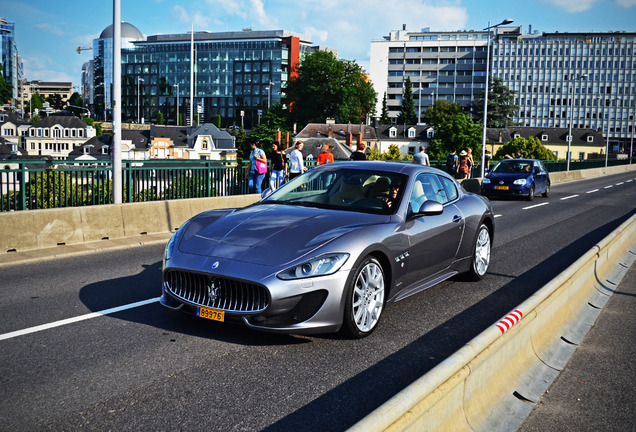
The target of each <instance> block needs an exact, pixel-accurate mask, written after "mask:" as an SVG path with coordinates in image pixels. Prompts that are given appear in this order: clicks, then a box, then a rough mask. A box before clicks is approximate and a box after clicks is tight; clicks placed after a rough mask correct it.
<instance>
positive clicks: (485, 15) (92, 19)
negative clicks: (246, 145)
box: [0, 0, 636, 85]
mask: <svg viewBox="0 0 636 432" xmlns="http://www.w3.org/2000/svg"><path fill="white" fill-rule="evenodd" d="M120 5H121V6H120V7H121V19H122V20H123V21H126V22H129V23H131V24H133V25H134V26H135V27H137V28H138V29H139V30H140V31H141V32H142V33H143V34H144V35H146V36H148V35H155V34H162V33H164V34H165V33H187V32H189V31H190V29H191V27H192V26H193V25H194V30H195V31H203V30H205V31H210V32H219V31H240V30H241V29H244V28H252V29H254V30H289V31H293V32H295V33H300V34H303V35H305V36H306V37H307V38H308V40H310V41H311V42H312V43H314V44H315V45H321V46H327V47H331V48H335V49H337V50H338V56H339V57H340V58H342V59H346V60H352V61H356V62H357V63H359V64H360V65H361V66H362V67H364V68H365V70H366V71H367V72H368V71H369V51H370V45H371V41H372V40H382V38H383V37H384V36H387V35H388V34H389V32H390V31H392V30H400V29H401V28H402V25H406V28H407V30H409V31H420V30H421V29H422V28H425V27H428V28H430V30H431V31H455V30H482V29H483V28H485V27H487V26H488V23H489V22H490V23H491V24H498V23H500V22H501V21H503V20H504V19H507V18H510V19H513V20H514V23H513V24H512V25H517V26H522V29H523V31H524V32H527V31H528V30H529V26H532V30H533V32H534V31H535V30H536V31H539V32H554V31H560V32H593V31H595V32H607V31H630V32H635V31H636V0H529V1H516V0H398V1H396V2H389V1H387V0H362V1H360V0H120ZM0 16H1V17H3V18H5V19H6V20H7V21H10V22H14V23H15V32H16V39H17V44H18V52H19V54H20V56H21V57H22V60H23V64H24V72H25V75H26V79H28V80H41V81H66V82H68V81H71V82H73V85H79V84H80V78H81V71H82V64H83V63H84V62H87V61H88V60H90V59H91V58H92V55H93V54H92V51H91V50H85V51H82V52H81V54H78V53H77V48H78V47H92V41H93V39H95V38H97V37H99V34H100V33H101V32H102V30H103V29H104V28H106V27H107V26H108V25H110V24H112V22H113V2H110V1H108V0H84V1H81V2H80V1H73V0H62V1H51V0H0Z"/></svg>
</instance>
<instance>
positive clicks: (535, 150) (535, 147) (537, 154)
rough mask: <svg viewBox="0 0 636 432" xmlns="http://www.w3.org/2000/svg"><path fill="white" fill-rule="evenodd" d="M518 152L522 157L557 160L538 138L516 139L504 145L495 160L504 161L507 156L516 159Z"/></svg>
mask: <svg viewBox="0 0 636 432" xmlns="http://www.w3.org/2000/svg"><path fill="white" fill-rule="evenodd" d="M517 151H518V152H519V153H520V154H521V156H523V157H525V158H531V159H540V160H556V156H555V155H554V153H553V152H552V151H550V149H548V148H547V147H545V146H544V145H543V144H541V141H539V139H538V138H537V137H530V138H527V139H526V138H521V137H519V138H515V139H513V140H512V141H510V142H508V143H506V144H504V145H503V146H501V147H500V148H499V150H497V153H495V159H504V158H505V157H506V155H508V156H510V157H514V156H515V155H516V154H517Z"/></svg>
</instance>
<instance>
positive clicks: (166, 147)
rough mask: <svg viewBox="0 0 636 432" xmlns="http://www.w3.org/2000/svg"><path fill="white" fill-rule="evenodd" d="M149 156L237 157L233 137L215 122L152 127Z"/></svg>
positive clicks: (160, 157)
mask: <svg viewBox="0 0 636 432" xmlns="http://www.w3.org/2000/svg"><path fill="white" fill-rule="evenodd" d="M148 152H149V159H186V160H193V159H206V160H236V147H235V144H234V137H233V136H232V135H230V134H229V133H227V132H226V131H221V130H219V129H218V128H217V127H216V126H215V125H213V124H212V123H205V124H202V125H200V126H197V127H187V126H157V125H152V127H151V128H150V145H149V148H148Z"/></svg>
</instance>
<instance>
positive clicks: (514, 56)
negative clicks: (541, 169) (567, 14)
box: [492, 28, 636, 152]
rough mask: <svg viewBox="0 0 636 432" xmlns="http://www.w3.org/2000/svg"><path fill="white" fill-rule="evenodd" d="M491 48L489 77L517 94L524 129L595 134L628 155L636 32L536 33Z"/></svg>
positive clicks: (635, 104)
mask: <svg viewBox="0 0 636 432" xmlns="http://www.w3.org/2000/svg"><path fill="white" fill-rule="evenodd" d="M530 33H531V32H529V33H528V34H522V33H521V29H520V28H516V29H515V31H512V32H507V33H502V34H499V35H498V36H497V38H496V41H495V43H494V44H493V63H492V68H493V69H492V70H493V75H494V76H498V77H500V78H502V79H503V80H504V83H505V84H506V85H507V86H508V87H509V88H510V89H511V90H515V91H516V92H517V94H516V97H517V99H516V104H517V105H519V107H520V109H519V111H518V112H517V115H516V116H515V118H514V119H513V120H514V122H516V123H518V124H519V125H522V126H529V127H544V128H567V127H568V126H569V122H570V118H572V127H573V128H580V129H594V130H599V131H601V132H602V133H603V136H604V137H606V138H608V142H609V147H610V152H619V151H621V149H626V150H627V151H629V145H630V144H631V139H632V134H633V132H634V113H635V112H636V33H634V32H631V33H628V32H609V33H560V32H558V33H540V34H539V33H534V34H530Z"/></svg>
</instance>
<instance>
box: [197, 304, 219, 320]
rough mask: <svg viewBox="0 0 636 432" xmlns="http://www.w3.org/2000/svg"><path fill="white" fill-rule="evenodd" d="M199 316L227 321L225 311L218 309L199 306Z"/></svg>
mask: <svg viewBox="0 0 636 432" xmlns="http://www.w3.org/2000/svg"><path fill="white" fill-rule="evenodd" d="M197 316H199V317H201V318H206V319H211V320H214V321H221V322H223V321H225V311H221V310H216V309H208V308H204V307H200V308H197Z"/></svg>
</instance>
